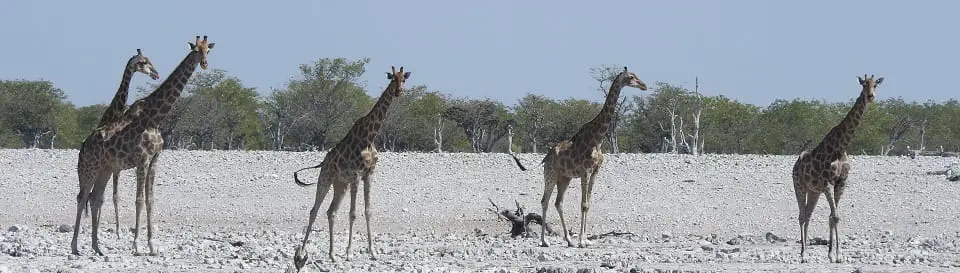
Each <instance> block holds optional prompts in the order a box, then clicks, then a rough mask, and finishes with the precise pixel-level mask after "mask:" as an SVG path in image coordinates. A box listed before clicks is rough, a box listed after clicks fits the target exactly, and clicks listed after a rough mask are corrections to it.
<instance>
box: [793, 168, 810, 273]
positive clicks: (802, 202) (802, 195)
mask: <svg viewBox="0 0 960 273" xmlns="http://www.w3.org/2000/svg"><path fill="white" fill-rule="evenodd" d="M799 179H800V178H799V177H797V176H794V177H793V193H794V194H795V195H796V196H797V222H798V225H799V229H800V262H803V252H804V251H805V250H806V248H807V246H806V245H805V244H804V243H803V242H804V239H803V236H804V235H805V234H804V231H803V224H804V223H805V220H804V211H806V207H807V193H806V189H804V188H803V186H802V185H801V183H802V181H800V180H799Z"/></svg>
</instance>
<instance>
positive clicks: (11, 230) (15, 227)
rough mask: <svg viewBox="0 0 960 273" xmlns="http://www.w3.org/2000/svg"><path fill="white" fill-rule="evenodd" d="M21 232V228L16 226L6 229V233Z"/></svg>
mask: <svg viewBox="0 0 960 273" xmlns="http://www.w3.org/2000/svg"><path fill="white" fill-rule="evenodd" d="M21 230H23V228H21V227H20V226H17V225H13V226H10V227H8V228H7V231H9V232H18V231H21Z"/></svg>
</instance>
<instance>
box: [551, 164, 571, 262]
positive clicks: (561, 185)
mask: <svg viewBox="0 0 960 273" xmlns="http://www.w3.org/2000/svg"><path fill="white" fill-rule="evenodd" d="M556 179H557V201H556V203H554V204H553V205H554V207H556V208H557V215H560V227H561V228H563V240H564V241H567V247H573V243H571V242H570V233H569V232H567V222H566V220H565V219H564V218H563V194H564V193H566V192H567V187H568V186H570V180H571V179H572V178H569V177H564V176H560V177H557V178H556Z"/></svg>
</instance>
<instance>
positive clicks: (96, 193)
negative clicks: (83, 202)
mask: <svg viewBox="0 0 960 273" xmlns="http://www.w3.org/2000/svg"><path fill="white" fill-rule="evenodd" d="M111 174H112V172H104V173H101V174H99V175H98V176H97V180H96V183H94V185H93V192H91V193H90V220H91V222H92V223H91V227H90V237H91V241H92V243H93V251H94V252H96V253H97V255H100V256H103V251H100V236H99V230H100V209H101V208H102V207H103V193H104V191H105V190H106V187H107V182H109V180H110V175H111Z"/></svg>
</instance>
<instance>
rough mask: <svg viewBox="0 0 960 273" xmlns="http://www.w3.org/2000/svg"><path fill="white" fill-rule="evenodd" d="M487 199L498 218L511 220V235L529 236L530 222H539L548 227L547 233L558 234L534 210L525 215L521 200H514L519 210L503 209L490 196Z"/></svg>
mask: <svg viewBox="0 0 960 273" xmlns="http://www.w3.org/2000/svg"><path fill="white" fill-rule="evenodd" d="M487 200H488V201H490V205H492V206H493V208H490V209H488V210H489V211H491V212H493V213H494V214H496V215H497V218H499V219H501V220H504V221H507V222H510V237H514V238H516V237H517V236H520V235H523V236H524V237H529V235H530V233H531V232H532V231H531V230H530V223H534V224H538V225H541V226H543V227H544V228H546V230H547V235H555V234H556V233H555V232H554V231H553V228H551V227H550V225H549V224H547V223H546V221H544V220H543V216H540V215H539V214H536V213H532V212H531V213H528V214H526V215H524V214H523V207H521V206H520V202H517V201H516V200H514V202H515V203H516V204H517V210H515V211H510V210H507V209H501V208H500V206H497V204H496V203H494V202H493V200H491V199H489V198H488V199H487Z"/></svg>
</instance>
